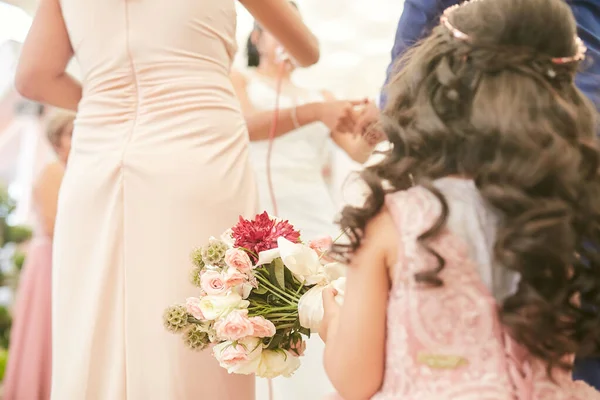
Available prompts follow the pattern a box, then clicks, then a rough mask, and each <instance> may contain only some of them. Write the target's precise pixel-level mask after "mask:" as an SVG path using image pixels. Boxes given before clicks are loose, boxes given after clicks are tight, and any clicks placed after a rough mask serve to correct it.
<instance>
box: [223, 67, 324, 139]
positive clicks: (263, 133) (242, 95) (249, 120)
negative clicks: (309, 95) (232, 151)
mask: <svg viewBox="0 0 600 400" xmlns="http://www.w3.org/2000/svg"><path fill="white" fill-rule="evenodd" d="M231 82H232V83H233V88H234V90H235V92H236V95H237V97H238V100H239V102H240V105H241V107H242V112H243V114H244V118H245V119H246V125H248V134H249V136H250V140H251V141H255V140H267V139H269V133H270V130H271V125H272V124H273V110H266V111H258V110H256V109H255V108H254V107H253V106H252V103H251V102H250V99H249V98H248V92H247V90H246V86H247V85H248V81H247V80H246V77H245V76H244V75H243V74H241V73H240V72H239V71H235V70H233V71H232V72H231ZM294 112H295V114H296V115H295V116H294ZM294 118H296V119H297V121H294ZM318 120H319V105H318V104H316V103H312V104H306V105H302V106H298V107H297V108H296V110H294V109H293V108H283V109H280V110H279V116H278V119H277V126H276V129H275V137H279V136H282V135H285V134H286V133H288V132H291V131H293V130H294V129H297V128H298V126H304V125H307V124H310V123H312V122H316V121H318ZM296 124H298V126H296Z"/></svg>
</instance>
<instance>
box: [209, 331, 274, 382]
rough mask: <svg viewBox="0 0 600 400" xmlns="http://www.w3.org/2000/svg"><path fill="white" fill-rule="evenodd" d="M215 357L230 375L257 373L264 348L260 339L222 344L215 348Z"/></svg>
mask: <svg viewBox="0 0 600 400" xmlns="http://www.w3.org/2000/svg"><path fill="white" fill-rule="evenodd" d="M212 349H213V355H214V356H215V358H216V359H217V361H218V362H219V364H220V365H221V367H223V368H226V369H227V372H229V373H230V374H242V375H249V374H254V373H256V370H257V368H258V365H259V364H260V360H261V355H262V350H263V346H262V343H261V341H260V339H257V338H253V337H249V338H246V339H243V340H240V341H238V342H228V341H226V342H221V343H219V344H217V345H215V346H214V347H213V348H212Z"/></svg>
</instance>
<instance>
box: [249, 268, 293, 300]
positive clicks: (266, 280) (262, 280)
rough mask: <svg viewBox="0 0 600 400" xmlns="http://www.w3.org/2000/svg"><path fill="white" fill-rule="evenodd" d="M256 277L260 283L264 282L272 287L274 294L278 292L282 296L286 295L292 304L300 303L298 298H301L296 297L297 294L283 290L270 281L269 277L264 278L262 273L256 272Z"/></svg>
mask: <svg viewBox="0 0 600 400" xmlns="http://www.w3.org/2000/svg"><path fill="white" fill-rule="evenodd" d="M256 278H257V279H258V281H259V282H260V283H262V284H263V285H265V286H266V287H268V288H270V289H271V290H272V291H273V294H275V293H278V294H279V295H280V296H284V297H286V298H287V299H288V301H287V303H288V304H290V305H292V304H296V305H297V304H298V300H299V299H298V298H296V297H295V296H293V295H291V294H290V293H287V292H286V291H283V290H281V289H279V288H278V287H276V286H275V285H273V284H271V282H269V280H268V279H266V278H264V277H263V276H261V275H260V274H256ZM282 300H283V298H282ZM290 301H291V302H290Z"/></svg>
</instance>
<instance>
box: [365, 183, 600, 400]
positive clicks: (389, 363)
mask: <svg viewBox="0 0 600 400" xmlns="http://www.w3.org/2000/svg"><path fill="white" fill-rule="evenodd" d="M436 186H437V187H438V188H439V189H440V190H441V191H442V193H444V195H445V197H446V199H447V201H448V205H449V207H450V216H449V219H448V224H447V229H446V231H445V232H444V233H443V234H441V235H440V236H439V237H438V238H436V239H435V240H434V241H433V243H432V247H433V248H434V249H436V251H437V252H439V253H440V254H441V255H442V256H443V257H444V258H445V260H446V266H445V268H444V270H443V271H442V272H441V277H442V279H443V280H444V286H443V287H442V288H439V289H425V288H422V287H421V288H419V287H417V285H416V284H415V281H414V274H415V272H417V271H419V270H423V269H425V268H431V267H432V266H435V265H436V264H435V260H434V259H433V257H432V256H431V255H430V254H429V253H428V252H426V251H425V250H424V249H423V248H422V246H420V245H419V244H418V243H417V240H416V238H417V237H418V236H419V235H420V234H421V233H423V232H424V231H426V230H427V229H428V228H430V227H431V225H432V223H433V222H434V221H435V220H436V219H437V217H438V216H439V214H440V211H441V206H440V204H439V201H438V200H437V199H436V198H435V197H434V196H433V195H432V194H431V193H430V192H429V191H427V190H426V189H424V188H421V187H415V188H413V189H411V190H408V191H406V192H398V193H395V194H393V195H390V196H388V198H387V206H388V208H389V210H390V211H391V213H392V215H393V218H394V220H395V223H396V225H397V227H398V231H399V233H400V236H401V241H400V243H399V246H398V248H399V257H398V258H399V260H401V261H400V262H399V263H398V265H396V266H395V268H394V270H393V271H392V272H391V274H392V278H393V283H392V289H391V291H390V298H389V304H388V312H387V318H388V320H387V354H386V371H385V378H384V383H383V386H382V388H381V391H380V392H379V393H378V394H377V395H376V396H374V397H373V399H374V400H375V399H376V400H595V399H600V393H598V392H596V391H595V390H594V389H592V388H591V387H589V386H587V385H586V384H584V383H583V382H574V381H572V380H571V378H570V375H569V374H567V373H559V372H556V373H555V381H556V382H552V381H550V380H549V379H548V378H547V376H546V371H545V365H544V364H543V363H542V362H541V361H539V360H536V359H533V358H531V357H530V356H528V354H527V352H526V351H525V350H524V349H523V348H521V347H520V346H519V345H518V344H517V343H515V342H514V341H513V340H512V339H511V338H510V337H509V336H508V335H507V334H506V333H505V332H504V330H503V327H502V326H501V324H500V323H499V320H498V317H497V312H496V310H497V304H498V300H500V299H501V298H503V297H504V296H506V294H507V293H509V292H510V291H511V290H513V288H514V284H515V283H516V280H517V279H518V276H516V275H514V274H512V273H511V272H508V271H506V270H503V269H502V268H493V265H492V259H493V258H492V248H493V243H494V241H495V233H496V228H497V226H498V223H499V220H498V218H497V216H496V215H495V213H494V211H493V210H491V209H490V208H489V207H487V206H486V205H485V203H484V202H483V200H482V199H481V197H480V196H479V192H478V191H477V189H476V187H475V185H474V184H473V182H472V181H468V180H461V179H454V178H444V179H441V180H438V181H437V182H436Z"/></svg>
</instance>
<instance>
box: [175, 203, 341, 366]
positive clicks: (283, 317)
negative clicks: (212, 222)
mask: <svg viewBox="0 0 600 400" xmlns="http://www.w3.org/2000/svg"><path fill="white" fill-rule="evenodd" d="M327 244H329V245H330V244H331V239H327V240H324V241H321V242H311V243H309V244H303V243H302V242H301V240H300V233H299V232H298V231H297V230H296V229H295V228H294V227H293V226H292V225H291V224H290V223H289V222H287V221H281V220H278V219H275V218H272V217H270V216H269V215H268V214H267V213H263V214H260V215H257V216H256V218H255V219H254V220H245V219H243V218H240V221H239V222H238V224H237V225H236V226H235V227H233V228H232V229H230V230H228V231H227V232H225V233H224V234H223V235H221V237H220V239H216V238H211V239H210V240H209V242H208V244H207V245H205V246H203V247H200V248H198V249H196V250H194V251H193V252H192V261H193V263H194V268H193V269H192V272H191V273H190V281H191V282H192V283H193V284H194V285H195V286H197V287H198V288H199V291H198V296H197V297H190V298H188V299H187V300H186V302H185V304H177V305H173V306H171V307H169V308H168V309H167V310H166V311H165V316H164V324H165V327H166V329H168V330H169V331H171V332H173V333H180V334H183V338H184V341H185V343H186V344H187V345H188V346H189V347H190V348H192V349H195V350H204V349H209V348H210V349H212V353H213V355H214V357H215V358H216V359H217V360H218V361H219V363H220V365H221V366H222V367H223V368H226V369H227V370H228V371H229V372H230V373H236V374H256V375H257V376H260V377H264V378H274V377H277V376H286V377H287V376H291V375H292V374H293V373H294V371H295V370H296V369H297V368H298V367H299V366H300V358H299V357H300V356H302V354H303V353H304V349H305V347H306V342H305V340H304V337H307V336H310V334H311V330H314V329H316V328H318V324H319V323H320V320H321V319H322V317H323V304H322V298H321V291H322V290H323V288H325V287H327V286H328V285H337V287H339V289H338V290H339V291H340V293H342V292H343V289H342V286H343V267H342V266H341V265H340V264H337V263H331V264H326V263H323V262H322V258H323V254H324V250H323V248H324V247H325V246H326V245H327Z"/></svg>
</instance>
